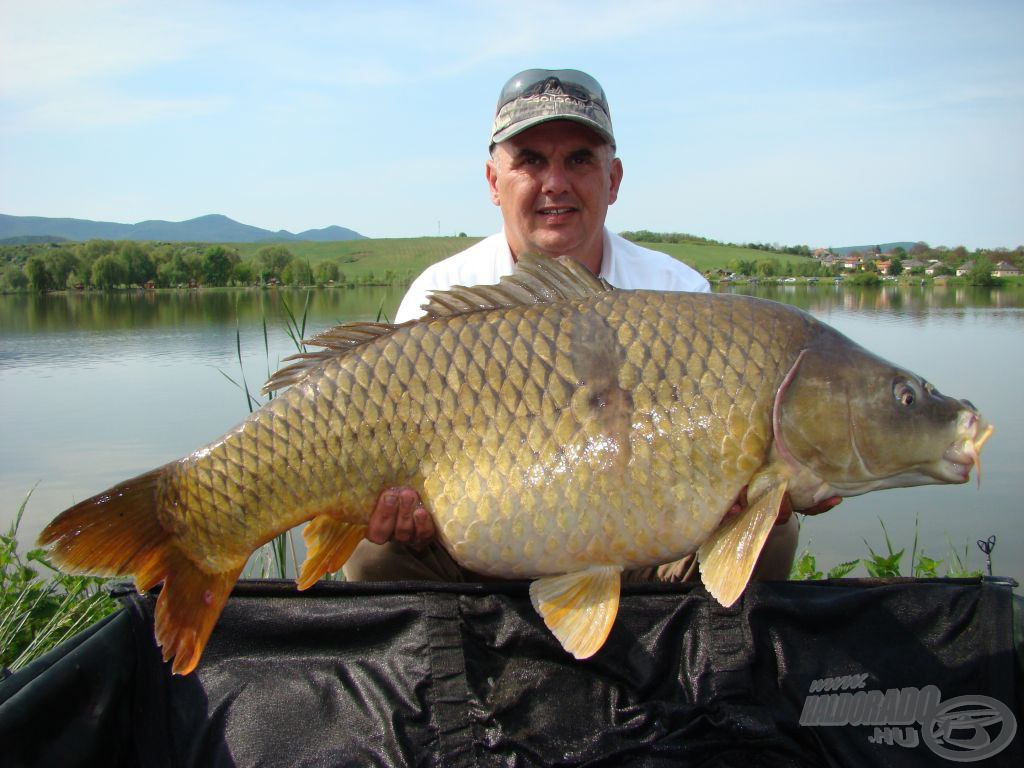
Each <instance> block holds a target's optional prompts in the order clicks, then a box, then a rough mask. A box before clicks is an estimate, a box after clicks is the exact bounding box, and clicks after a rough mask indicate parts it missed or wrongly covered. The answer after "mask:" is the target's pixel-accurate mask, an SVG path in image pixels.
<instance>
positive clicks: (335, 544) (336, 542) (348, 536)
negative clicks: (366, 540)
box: [297, 515, 366, 590]
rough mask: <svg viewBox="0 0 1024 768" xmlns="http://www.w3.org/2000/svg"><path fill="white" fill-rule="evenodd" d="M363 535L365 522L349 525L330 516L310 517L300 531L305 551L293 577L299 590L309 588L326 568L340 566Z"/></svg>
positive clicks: (332, 569)
mask: <svg viewBox="0 0 1024 768" xmlns="http://www.w3.org/2000/svg"><path fill="white" fill-rule="evenodd" d="M365 534H366V526H365V525H352V524H351V523H345V522H342V521H341V520H337V519H335V518H333V517H331V516H330V515H319V516H317V517H314V518H313V519H312V520H311V521H310V522H309V525H307V526H306V530H305V531H303V533H302V538H304V539H305V540H306V547H307V554H306V560H305V561H304V562H303V563H302V573H300V574H299V578H298V579H297V581H298V586H299V589H300V590H301V589H309V588H310V587H312V586H313V585H314V584H316V582H317V581H318V580H319V579H320V577H321V576H323V575H324V574H325V573H327V572H328V571H336V570H338V569H339V568H341V566H343V565H344V564H345V561H346V560H348V558H349V555H351V554H352V550H354V549H355V548H356V545H357V544H358V543H359V542H360V541H361V540H362V538H363V536H364V535H365Z"/></svg>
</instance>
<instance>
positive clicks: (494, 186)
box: [484, 160, 501, 205]
mask: <svg viewBox="0 0 1024 768" xmlns="http://www.w3.org/2000/svg"><path fill="white" fill-rule="evenodd" d="M484 175H485V176H487V186H488V187H490V189H491V202H492V203H494V204H495V205H501V195H499V194H498V168H497V166H496V165H495V163H494V160H488V161H487V162H486V163H485V165H484Z"/></svg>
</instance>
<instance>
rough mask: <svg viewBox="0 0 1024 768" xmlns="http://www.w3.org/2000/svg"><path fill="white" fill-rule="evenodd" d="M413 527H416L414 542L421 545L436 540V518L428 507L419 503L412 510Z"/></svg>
mask: <svg viewBox="0 0 1024 768" xmlns="http://www.w3.org/2000/svg"><path fill="white" fill-rule="evenodd" d="M412 522H413V527H414V528H415V529H416V532H415V534H414V539H413V542H414V543H415V544H419V545H421V546H422V545H425V544H429V543H430V542H432V541H433V540H434V537H435V536H436V535H437V532H436V531H435V530H434V518H433V517H432V516H431V514H430V513H429V512H427V509H426V507H424V506H423V505H422V504H418V505H417V506H416V508H415V509H414V510H413V511H412Z"/></svg>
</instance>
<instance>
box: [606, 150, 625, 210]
mask: <svg viewBox="0 0 1024 768" xmlns="http://www.w3.org/2000/svg"><path fill="white" fill-rule="evenodd" d="M611 177H612V178H611V181H612V184H611V188H610V189H609V190H608V205H611V204H612V203H614V202H615V201H616V200H617V199H618V197H619V185H620V184H621V183H622V161H621V160H619V158H617V157H615V158H612V168H611Z"/></svg>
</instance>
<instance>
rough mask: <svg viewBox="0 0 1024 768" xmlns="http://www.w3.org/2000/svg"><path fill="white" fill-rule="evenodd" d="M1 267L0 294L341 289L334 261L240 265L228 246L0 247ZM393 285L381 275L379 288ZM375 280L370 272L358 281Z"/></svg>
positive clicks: (273, 257)
mask: <svg viewBox="0 0 1024 768" xmlns="http://www.w3.org/2000/svg"><path fill="white" fill-rule="evenodd" d="M0 264H2V269H0V290H2V291H19V290H32V291H40V292H43V291H53V290H64V289H87V288H97V289H111V288H119V287H132V286H138V287H149V286H151V287H156V288H174V287H187V286H197V285H203V286H246V285H267V284H272V283H279V284H282V285H316V284H319V285H323V284H327V283H335V284H344V283H346V276H345V273H344V272H343V271H342V270H341V268H340V266H339V264H338V263H337V262H334V261H321V262H318V263H317V264H316V265H313V266H310V264H309V262H308V261H306V260H304V259H299V258H297V257H296V256H295V255H294V254H293V253H292V252H291V251H290V250H289V249H288V248H287V247H286V246H283V245H268V246H266V247H264V248H261V249H260V250H258V251H257V252H256V253H255V255H254V256H253V258H251V259H242V257H241V256H240V255H239V253H238V251H237V250H235V249H234V248H231V247H230V246H223V245H202V244H194V243H149V242H136V241H133V240H121V241H114V240H89V241H88V242H85V243H60V244H58V243H45V244H31V245H7V246H0ZM389 272H390V271H389ZM368 278H369V279H368ZM395 278H396V275H394V274H385V275H384V282H385V283H386V284H388V283H391V282H394V281H395ZM373 279H374V278H373V275H372V273H369V275H364V276H363V278H362V281H361V282H371V281H373Z"/></svg>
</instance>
